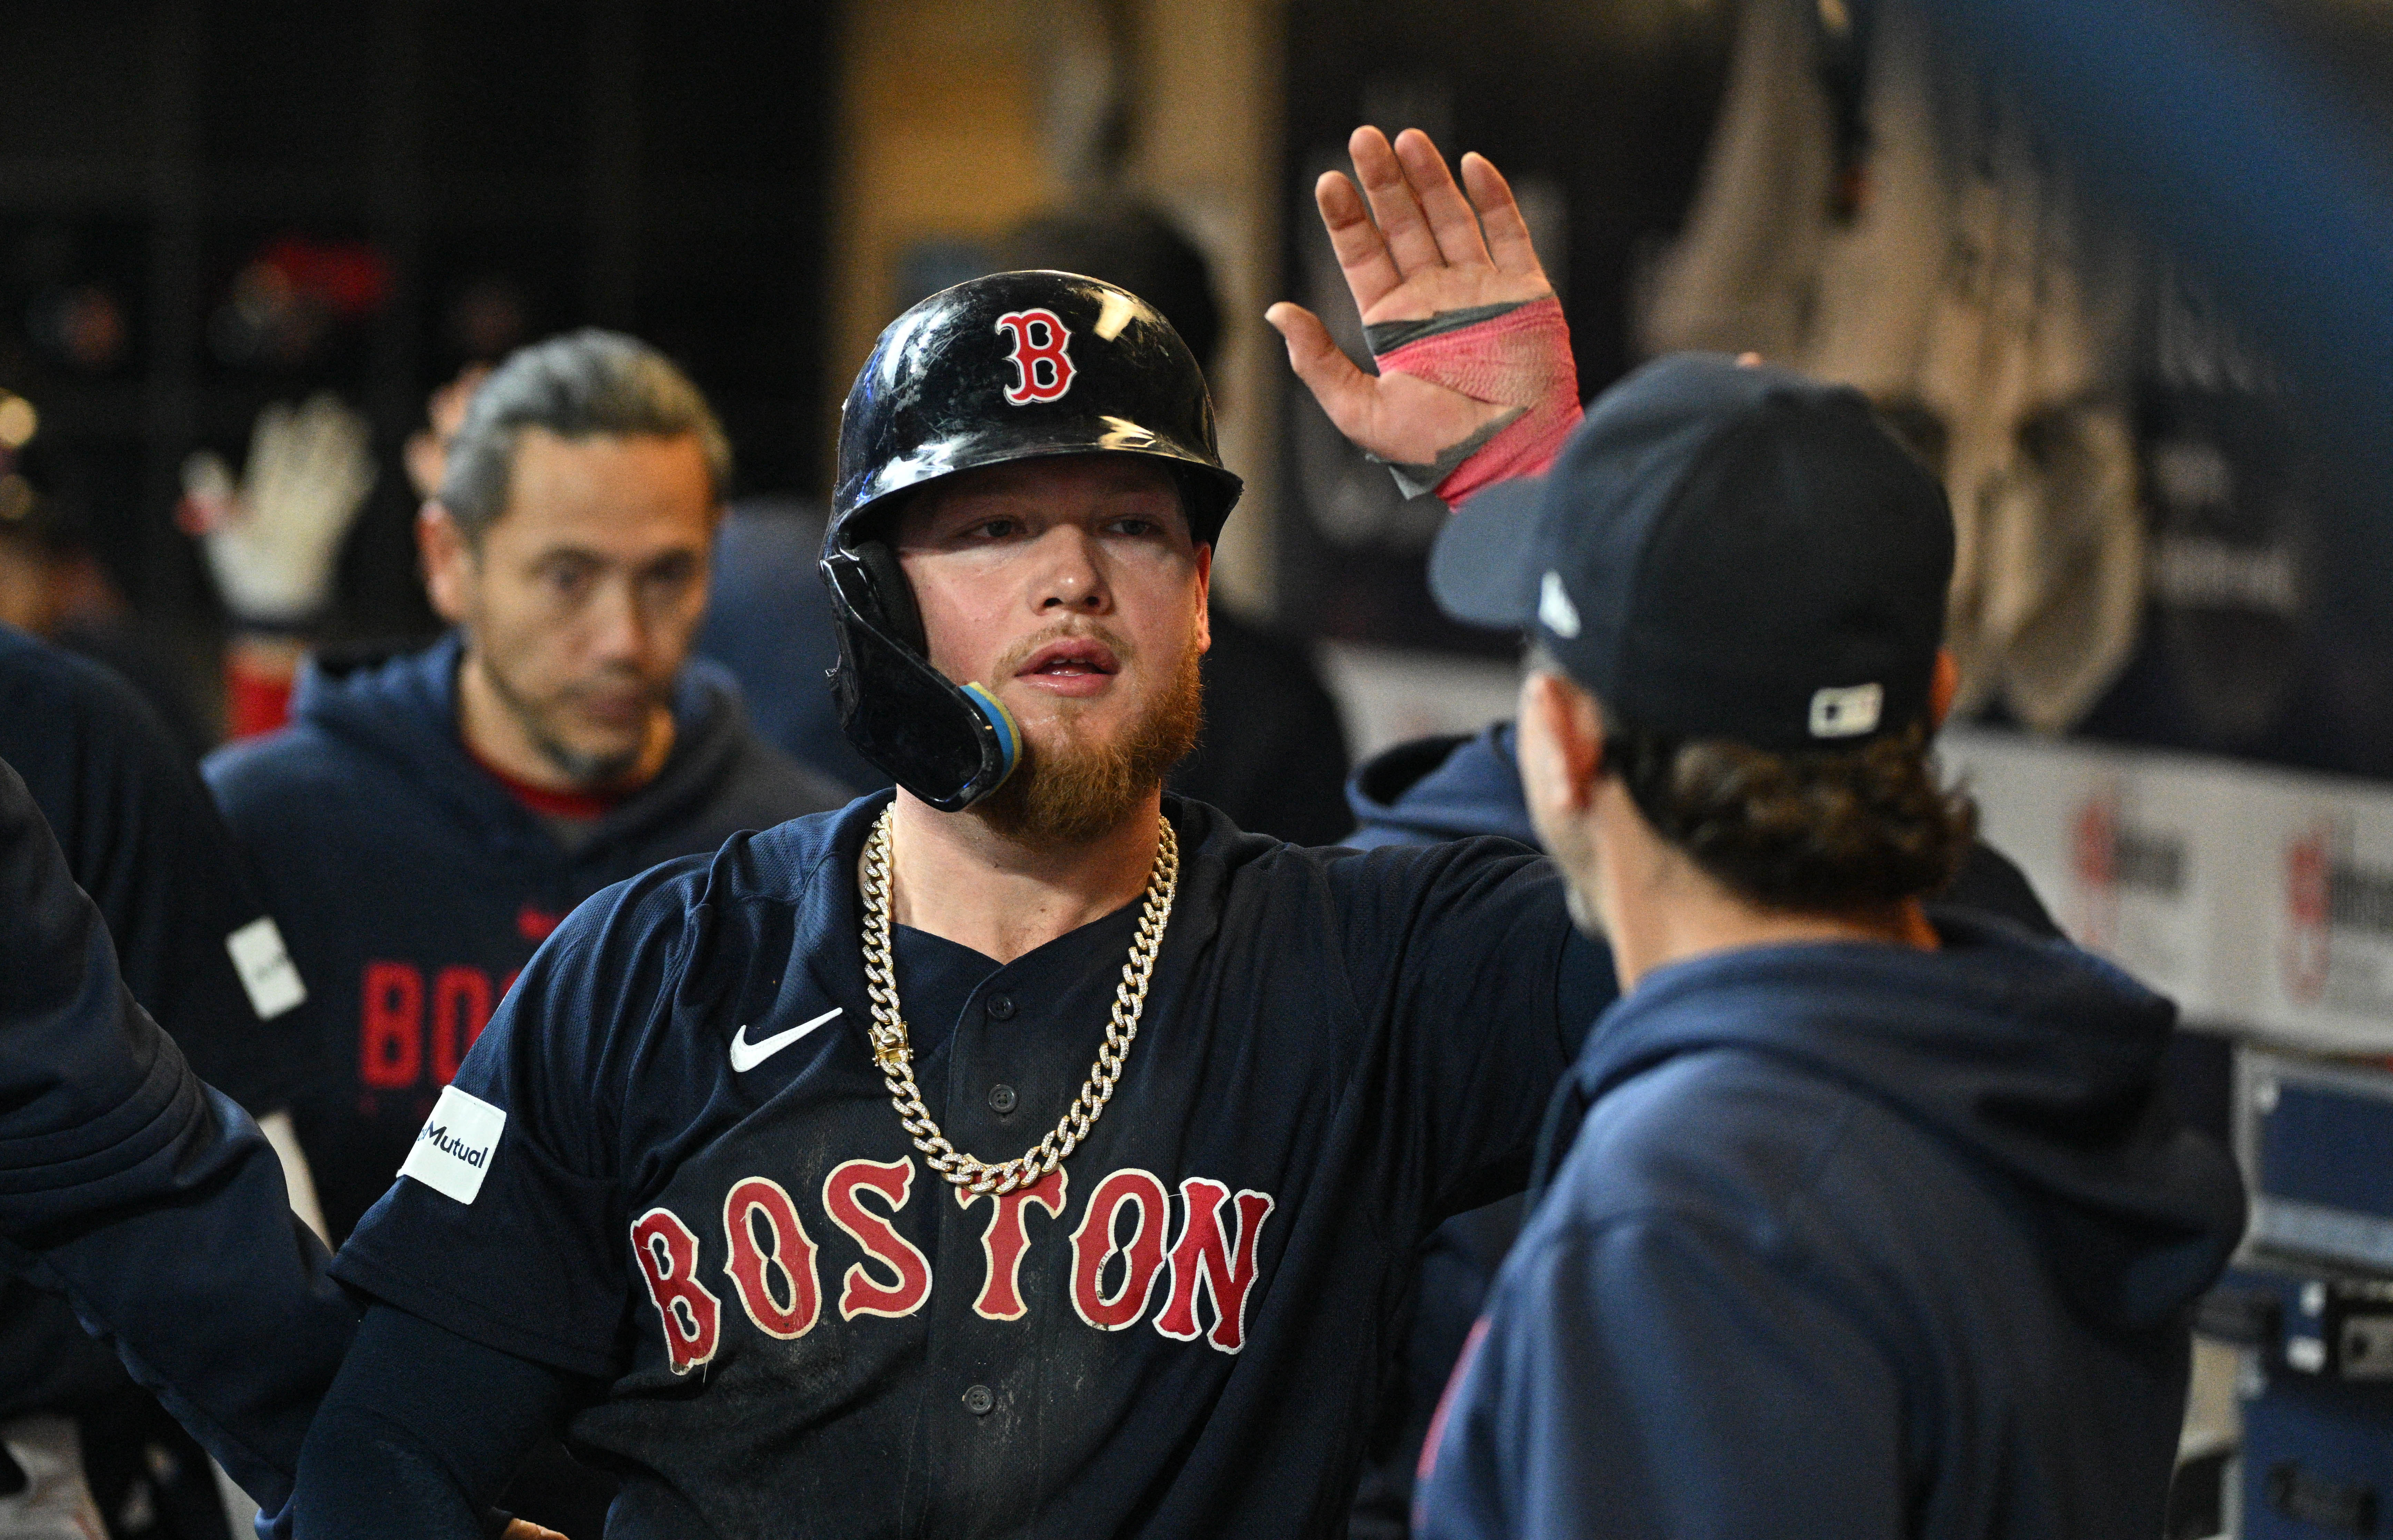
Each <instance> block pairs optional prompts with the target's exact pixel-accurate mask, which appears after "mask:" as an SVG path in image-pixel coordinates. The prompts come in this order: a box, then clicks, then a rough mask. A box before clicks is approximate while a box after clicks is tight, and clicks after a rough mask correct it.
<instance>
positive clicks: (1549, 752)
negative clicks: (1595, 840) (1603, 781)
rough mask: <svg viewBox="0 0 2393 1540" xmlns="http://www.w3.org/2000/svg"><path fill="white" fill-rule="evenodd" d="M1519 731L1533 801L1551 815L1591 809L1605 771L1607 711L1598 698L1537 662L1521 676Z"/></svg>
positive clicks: (1523, 769)
mask: <svg viewBox="0 0 2393 1540" xmlns="http://www.w3.org/2000/svg"><path fill="white" fill-rule="evenodd" d="M1514 731H1515V733H1516V736H1517V739H1518V741H1517V745H1516V749H1515V752H1516V754H1517V756H1518V758H1519V760H1520V764H1521V783H1522V787H1523V790H1525V791H1526V792H1527V793H1528V797H1529V801H1530V803H1531V805H1532V806H1533V807H1536V808H1538V809H1540V810H1541V811H1544V812H1546V813H1548V814H1563V813H1574V814H1575V813H1584V812H1586V811H1587V809H1588V808H1589V805H1591V804H1592V803H1593V802H1594V801H1595V784H1596V781H1597V780H1598V779H1599V778H1600V777H1602V774H1603V715H1602V711H1599V710H1597V708H1596V704H1595V698H1594V697H1593V696H1590V695H1589V694H1588V693H1587V692H1586V691H1585V690H1583V689H1581V688H1579V686H1578V685H1576V684H1575V683H1573V682H1572V681H1571V680H1570V679H1569V678H1567V677H1565V676H1564V675H1563V674H1560V673H1555V672H1549V671H1548V670H1546V669H1543V668H1540V667H1537V666H1536V664H1534V663H1533V664H1532V665H1531V666H1530V668H1529V671H1528V672H1526V673H1525V674H1523V676H1522V678H1521V701H1520V719H1519V724H1518V725H1517V727H1516V728H1515V729H1514Z"/></svg>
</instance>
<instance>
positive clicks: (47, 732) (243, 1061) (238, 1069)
mask: <svg viewBox="0 0 2393 1540" xmlns="http://www.w3.org/2000/svg"><path fill="white" fill-rule="evenodd" d="M0 759H5V760H7V762H8V763H9V764H10V765H11V766H12V767H13V768H14V769H15V770H16V771H17V772H18V774H20V776H21V777H23V778H24V780H25V783H26V786H27V788H28V789H29V790H30V791H31V793H32V795H33V802H34V804H35V806H36V807H37V808H39V809H40V810H41V812H42V814H43V816H45V817H46V818H47V819H48V821H49V823H50V827H51V829H52V831H53V832H54V833H55V834H56V835H57V837H58V839H59V845H60V848H61V849H62V850H63V852H64V853H65V855H66V860H67V869H68V873H69V875H70V876H71V877H72V880H73V881H74V882H75V883H76V884H77V885H78V886H80V887H82V888H83V889H84V891H85V893H86V894H89V895H90V897H91V900H92V902H93V903H94V905H95V906H96V907H98V910H99V914H100V918H101V920H102V921H103V922H104V923H105V924H106V926H107V927H108V933H109V936H110V939H111V941H112V942H113V943H114V945H115V950H116V958H117V961H118V966H119V967H120V968H121V971H122V973H123V976H124V982H125V985H126V986H127V987H128V988H130V989H131V991H132V993H133V998H135V999H136V1000H137V1001H138V1002H139V1003H140V1005H141V1006H142V1008H143V1009H144V1010H145V1011H149V1012H150V1015H151V1017H152V1019H154V1020H155V1021H156V1022H157V1023H158V1024H160V1025H162V1026H163V1027H164V1028H165V1029H166V1031H167V1032H168V1033H169V1034H170V1035H171V1036H172V1037H173V1038H174V1039H175V1043H176V1046H177V1048H179V1049H180V1050H181V1051H182V1053H183V1056H184V1057H185V1058H186V1059H188V1060H189V1061H190V1065H191V1068H192V1071H193V1073H195V1074H197V1075H198V1076H200V1077H202V1078H203V1079H204V1080H206V1081H207V1083H208V1084H209V1085H211V1086H213V1087H215V1088H216V1090H221V1091H223V1092H225V1093H226V1094H227V1095H229V1096H230V1097H231V1098H233V1100H235V1101H236V1102H238V1103H241V1104H242V1106H243V1107H245V1108H246V1109H248V1110H249V1111H250V1112H251V1113H252V1114H253V1115H254V1116H256V1117H258V1118H259V1119H260V1120H261V1121H262V1122H263V1123H264V1124H265V1125H266V1127H267V1131H268V1137H269V1138H271V1139H274V1140H275V1141H276V1143H277V1146H278V1153H281V1154H282V1155H284V1156H285V1162H286V1169H287V1170H288V1173H289V1174H290V1176H291V1177H292V1187H293V1199H292V1201H293V1204H294V1207H296V1208H297V1209H298V1210H299V1211H300V1212H301V1213H303V1214H310V1213H313V1211H314V1209H315V1200H314V1197H313V1193H312V1189H311V1188H310V1187H308V1185H307V1175H306V1168H305V1166H304V1164H301V1163H298V1162H296V1159H295V1157H296V1155H297V1154H298V1151H297V1146H296V1144H295V1143H294V1142H292V1141H291V1139H290V1132H289V1130H290V1119H289V1116H288V1115H287V1114H285V1113H284V1112H282V1111H281V1109H282V1108H283V1107H284V1106H286V1105H287V1104H288V1102H289V1098H290V1093H291V1090H292V1078H293V1074H292V1066H293V1065H294V1064H296V1063H297V1062H298V1061H300V1060H301V1059H302V1058H303V1057H304V1051H303V1050H304V1045H303V1044H302V1042H301V1041H300V1040H299V1039H298V1037H297V1034H296V1033H295V1032H294V1031H293V1029H292V1025H291V1020H292V1018H291V1011H292V1008H293V1007H294V1006H295V1005H296V1004H297V1003H298V1002H299V1000H300V999H302V998H304V997H305V994H306V991H305V988H304V987H303V985H301V982H300V979H299V976H298V974H297V973H296V972H295V971H294V970H293V968H292V966H291V963H290V959H289V958H288V957H287V956H286V955H285V953H284V951H283V946H282V940H281V934H280V933H279V932H278V931H277V930H276V929H275V924H274V921H273V920H272V919H270V918H268V916H267V915H266V914H265V912H264V908H263V906H262V905H261V904H260V903H259V902H258V899H257V896H256V894H255V893H254V892H253V891H252V890H251V888H250V886H249V884H248V882H247V881H245V880H244V879H243V877H242V872H241V867H240V862H239V860H238V858H237V856H236V854H235V851H234V849H233V844H232V839H231V836H230V835H229V833H228V832H227V831H226V829H225V827H224V822H223V820H222V819H221V818H220V817H219V816H217V814H216V807H215V804H213V803H210V802H209V801H208V794H207V790H206V789H205V788H203V786H201V784H200V780H199V777H198V776H197V775H195V774H193V772H192V769H191V766H190V762H189V761H188V760H187V759H186V758H185V757H184V754H183V750H182V748H181V746H180V745H179V744H177V742H176V741H175V739H174V737H173V736H172V735H171V733H170V732H169V731H168V729H167V727H166V725H165V724H164V723H163V721H161V719H160V718H159V716H158V714H157V713H156V712H154V711H151V710H150V706H149V704H148V702H146V701H144V700H143V699H142V698H140V696H139V695H137V693H135V691H134V689H133V687H132V686H131V685H128V684H127V683H126V682H125V681H124V679H122V678H120V677H118V676H117V675H115V674H114V673H112V672H111V671H109V670H108V669H105V668H102V667H100V666H99V665H98V664H97V663H93V662H91V661H89V660H87V659H82V658H78V657H75V656H74V655H73V654H72V653H69V652H66V651H64V650H62V649H60V648H59V647H55V646H50V645H49V644H47V643H45V642H42V641H38V640H36V639H35V638H33V637H32V636H28V635H26V634H24V633H21V632H18V631H13V630H10V629H9V628H7V627H6V626H0ZM20 965H21V964H18V963H16V962H15V961H13V960H11V961H8V962H7V963H5V964H0V966H20ZM269 1244H272V1243H269ZM281 1244H282V1245H283V1246H285V1247H286V1248H287V1246H288V1242H287V1241H286V1242H283V1243H281ZM201 1265H209V1266H213V1265H216V1263H215V1262H214V1261H213V1260H211V1261H210V1262H207V1263H203V1264H201ZM222 1265H223V1266H224V1267H226V1268H227V1269H228V1271H237V1270H238V1269H240V1268H241V1267H242V1265H244V1264H243V1262H242V1260H241V1259H229V1260H228V1261H226V1262H225V1263H224V1264H222ZM325 1376H326V1378H327V1379H329V1377H330V1364H329V1363H327V1364H326V1365H325ZM78 1435H79V1436H78ZM78 1445H80V1447H81V1450H82V1451H83V1452H84V1453H85V1455H87V1458H82V1459H78V1457H77V1449H78ZM153 1448H154V1449H157V1450H159V1451H160V1452H161V1454H160V1455H159V1457H158V1458H157V1459H156V1460H155V1461H154V1462H153V1461H152V1460H151V1459H150V1456H149V1455H148V1451H149V1450H150V1449H153ZM296 1454H297V1446H296V1443H295V1442H294V1444H293V1446H292V1448H291V1450H290V1452H289V1456H295V1455H296ZM289 1456H286V1459H287V1458H288V1457H289ZM11 1457H13V1458H14V1459H15V1460H16V1463H17V1464H18V1465H20V1466H24V1467H26V1468H28V1469H29V1470H31V1469H33V1468H36V1467H37V1466H39V1465H40V1464H42V1463H44V1461H45V1458H46V1459H47V1461H48V1462H49V1463H51V1465H52V1466H53V1468H55V1469H58V1470H59V1481H55V1482H52V1483H48V1484H47V1490H49V1491H51V1492H56V1493H71V1492H73V1491H74V1490H75V1489H76V1488H78V1487H80V1486H82V1485H83V1480H82V1479H79V1478H75V1477H73V1476H72V1474H71V1473H72V1471H73V1470H74V1469H75V1468H77V1467H78V1466H80V1467H81V1468H84V1469H85V1470H87V1471H88V1472H89V1476H88V1480H89V1481H90V1483H91V1485H92V1486H93V1487H95V1488H97V1489H98V1490H97V1491H95V1492H91V1493H88V1494H85V1495H83V1496H82V1497H81V1498H80V1503H81V1505H82V1506H84V1507H85V1508H86V1510H88V1508H89V1505H90V1504H91V1503H93V1502H94V1501H95V1500H96V1501H97V1502H98V1505H99V1506H100V1507H106V1508H109V1509H110V1510H111V1511H112V1510H113V1508H114V1507H115V1506H116V1503H117V1502H118V1500H119V1499H120V1498H121V1497H122V1495H123V1494H122V1492H111V1491H110V1490H108V1479H109V1473H110V1472H111V1471H113V1470H123V1471H125V1472H127V1473H128V1474H129V1473H130V1472H134V1471H141V1472H142V1475H141V1476H140V1477H139V1478H138V1479H140V1480H143V1481H150V1482H151V1483H152V1484H153V1485H154V1486H155V1487H157V1488H162V1489H164V1490H163V1493H162V1495H161V1504H160V1506H161V1507H175V1506H176V1505H177V1502H178V1501H180V1502H181V1503H184V1504H190V1505H198V1506H201V1507H203V1510H204V1511H208V1512H210V1513H213V1512H214V1510H215V1509H216V1506H217V1502H218V1498H217V1494H216V1484H215V1480H214V1478H213V1477H212V1476H211V1475H210V1474H209V1473H208V1470H207V1462H206V1461H205V1459H203V1457H202V1456H201V1455H200V1452H199V1450H198V1449H197V1448H196V1447H194V1446H192V1445H191V1444H190V1443H189V1442H188V1441H187V1440H185V1439H184V1438H183V1437H182V1436H181V1435H180V1434H179V1433H178V1432H177V1431H176V1430H175V1429H174V1426H173V1424H172V1423H171V1422H169V1421H167V1420H166V1419H165V1417H164V1416H163V1414H162V1413H161V1412H160V1411H159V1409H158V1408H157V1406H156V1405H155V1404H152V1403H150V1402H149V1401H148V1398H146V1397H143V1396H140V1395H139V1394H137V1392H135V1391H134V1390H133V1388H132V1382H131V1381H129V1380H128V1379H127V1378H126V1377H125V1372H124V1368H123V1367H122V1365H121V1364H119V1363H118V1361H117V1358H116V1355H115V1354H114V1353H112V1352H111V1351H109V1349H108V1348H107V1346H106V1345H105V1344H103V1343H100V1342H97V1341H95V1340H94V1339H93V1338H91V1337H90V1336H89V1335H88V1334H86V1333H85V1330H84V1329H83V1326H82V1325H81V1324H80V1323H79V1322H78V1321H77V1320H76V1318H75V1313H74V1311H73V1309H72V1307H71V1306H70V1304H69V1302H68V1301H67V1299H65V1298H64V1297H63V1296H61V1295H59V1294H58V1293H56V1292H53V1291H51V1290H48V1289H44V1288H39V1287H36V1286H33V1285H32V1284H31V1283H29V1282H27V1281H26V1280H25V1279H24V1278H23V1277H22V1276H20V1275H19V1274H17V1273H16V1272H14V1271H13V1270H11V1269H9V1268H8V1267H7V1265H6V1263H5V1261H4V1260H0V1489H5V1488H7V1485H8V1477H9V1467H8V1465H7V1463H6V1460H7V1458H11ZM290 1469H291V1467H290V1466H289V1465H288V1464H286V1465H285V1467H284V1470H283V1475H284V1478H285V1479H286V1481H287V1479H288V1476H289V1474H290ZM120 1485H121V1482H120ZM42 1490H43V1484H42V1483H35V1484H34V1487H33V1490H32V1491H29V1492H28V1493H26V1494H17V1495H9V1494H5V1492H0V1533H15V1531H16V1530H18V1529H21V1528H24V1527H25V1526H26V1525H27V1524H29V1523H30V1522H31V1520H29V1519H28V1518H27V1516H26V1515H25V1513H24V1511H23V1509H24V1508H25V1507H29V1506H31V1505H33V1504H34V1503H35V1502H37V1501H39V1500H41V1498H40V1495H39V1494H40V1492H41V1491H42ZM88 1521H89V1522H91V1523H94V1524H96V1523H98V1518H97V1515H96V1514H90V1515H89V1516H88ZM27 1533H32V1531H30V1530H28V1531H27Z"/></svg>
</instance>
